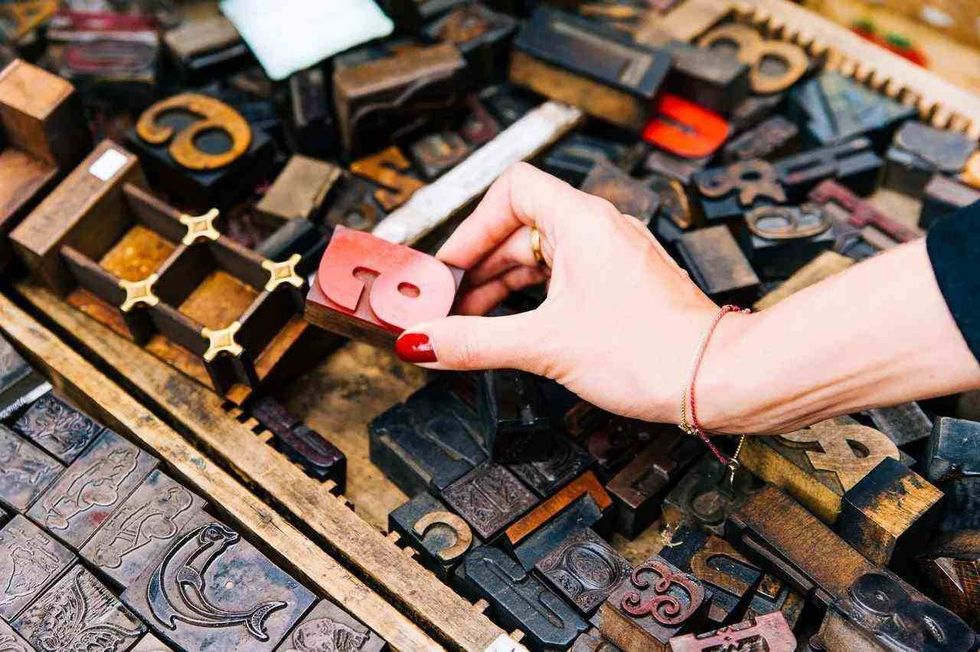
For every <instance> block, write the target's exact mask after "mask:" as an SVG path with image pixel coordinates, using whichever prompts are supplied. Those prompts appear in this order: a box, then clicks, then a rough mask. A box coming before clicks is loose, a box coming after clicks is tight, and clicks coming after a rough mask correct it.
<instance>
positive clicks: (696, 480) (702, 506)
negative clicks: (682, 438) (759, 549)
mask: <svg viewBox="0 0 980 652" xmlns="http://www.w3.org/2000/svg"><path fill="white" fill-rule="evenodd" d="M752 479H753V476H752V475H751V474H750V473H746V472H744V471H743V472H741V473H736V474H735V478H734V481H733V482H729V481H728V467H726V466H724V465H722V464H721V462H719V461H718V460H717V459H715V458H714V457H713V456H711V455H704V456H702V458H701V459H700V460H699V461H698V462H697V463H696V464H695V465H694V466H693V467H692V468H691V470H690V471H688V472H687V473H685V474H684V475H683V476H681V479H680V481H678V483H677V486H675V487H674V488H673V489H671V490H670V492H668V493H667V495H666V496H665V497H664V499H663V505H662V509H663V520H664V523H665V524H666V525H667V526H668V527H671V528H673V529H677V528H679V527H681V526H688V527H691V528H695V529H701V530H705V531H707V532H711V533H712V534H717V535H718V536H721V535H723V534H724V533H725V520H726V519H727V518H728V515H729V514H730V513H731V512H733V511H734V510H736V509H738V507H739V506H740V505H741V504H742V503H744V502H745V499H746V498H748V496H749V493H751V491H752V490H753V489H754V487H753V486H752V485H753V482H752Z"/></svg>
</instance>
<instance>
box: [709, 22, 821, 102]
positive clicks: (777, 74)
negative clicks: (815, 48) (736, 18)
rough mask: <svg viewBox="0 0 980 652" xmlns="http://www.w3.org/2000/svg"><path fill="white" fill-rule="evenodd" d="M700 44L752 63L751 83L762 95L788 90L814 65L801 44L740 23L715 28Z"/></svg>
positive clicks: (750, 71)
mask: <svg viewBox="0 0 980 652" xmlns="http://www.w3.org/2000/svg"><path fill="white" fill-rule="evenodd" d="M698 45H699V46H701V47H702V48H706V49H708V50H713V51H715V52H716V53H717V54H719V55H723V56H725V55H727V56H732V55H734V58H735V59H737V60H738V61H741V62H742V63H744V64H745V65H746V66H748V67H749V87H750V88H751V89H752V92H753V93H758V94H760V95H769V94H771V93H781V92H782V91H785V90H786V89H788V88H789V87H790V86H792V85H793V84H795V83H796V82H797V81H798V80H799V79H800V78H801V77H802V76H803V75H804V74H806V72H807V70H808V69H809V67H810V59H809V58H808V57H807V55H806V52H805V51H804V50H803V48H801V47H800V46H798V45H795V44H793V43H788V42H786V41H776V40H769V39H765V38H763V37H762V36H761V35H760V34H759V33H758V32H757V31H755V29H753V28H752V27H749V26H748V25H741V24H738V23H728V24H725V25H721V26H720V27H716V28H714V29H713V30H711V31H710V32H708V33H707V34H705V35H704V36H702V37H701V38H700V39H699V40H698ZM776 62H778V63H776ZM740 99H741V98H740Z"/></svg>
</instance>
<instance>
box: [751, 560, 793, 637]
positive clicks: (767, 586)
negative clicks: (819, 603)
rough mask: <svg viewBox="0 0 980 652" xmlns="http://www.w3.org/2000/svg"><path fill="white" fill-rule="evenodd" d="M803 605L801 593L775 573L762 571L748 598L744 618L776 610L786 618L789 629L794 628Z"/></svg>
mask: <svg viewBox="0 0 980 652" xmlns="http://www.w3.org/2000/svg"><path fill="white" fill-rule="evenodd" d="M803 607H804V602H803V596H802V595H800V594H799V593H798V592H797V591H795V590H794V589H792V588H790V586H789V585H788V584H786V582H783V581H782V580H780V579H779V578H778V577H776V576H775V575H772V574H770V573H763V574H762V578H761V579H760V580H759V584H758V586H756V588H755V591H753V593H752V595H751V597H750V599H749V606H748V608H747V609H746V611H745V618H756V617H758V616H764V615H765V614H771V613H775V612H777V611H778V612H779V613H781V614H782V615H783V618H785V619H786V623H787V624H788V625H789V626H790V629H796V624H797V622H798V621H799V619H800V614H802V613H803Z"/></svg>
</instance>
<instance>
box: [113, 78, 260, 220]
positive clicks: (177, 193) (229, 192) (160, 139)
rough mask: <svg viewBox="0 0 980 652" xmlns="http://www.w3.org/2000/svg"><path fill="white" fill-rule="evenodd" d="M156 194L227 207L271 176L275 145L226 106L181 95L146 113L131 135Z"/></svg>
mask: <svg viewBox="0 0 980 652" xmlns="http://www.w3.org/2000/svg"><path fill="white" fill-rule="evenodd" d="M129 143H130V145H131V146H132V147H133V148H134V149H135V150H136V151H137V152H138V153H139V155H140V160H141V161H142V163H143V166H144V167H145V168H146V174H147V177H148V178H149V180H150V182H151V183H152V184H153V186H154V187H155V188H159V189H160V190H162V191H164V192H166V193H168V194H170V195H172V196H173V197H179V198H180V199H181V201H182V202H183V203H186V204H188V205H192V206H195V207H198V208H205V207H210V206H218V207H219V208H223V207H227V206H229V205H231V204H233V203H235V202H236V201H237V200H238V199H241V198H242V197H245V196H246V195H248V194H250V193H251V192H252V191H253V189H254V187H255V186H256V185H257V184H258V183H259V182H260V181H262V180H264V179H265V178H267V177H268V176H270V175H271V172H272V165H273V155H274V151H273V150H274V149H275V147H274V145H273V142H272V140H271V139H270V138H269V136H267V135H266V134H265V132H264V131H262V130H260V129H257V128H255V127H253V126H252V125H251V124H249V122H248V121H247V120H246V119H245V117H244V116H242V114H241V113H239V112H238V111H236V110H235V109H233V108H232V107H231V106H229V105H228V104H226V103H224V102H222V101H221V100H219V99H216V98H214V97H211V96H209V95H202V94H199V93H181V94H179V95H174V96H172V97H169V98H167V99H164V100H160V101H159V102H157V103H156V104H153V105H152V106H150V108H148V109H147V110H146V111H144V112H143V113H142V114H141V115H140V117H139V120H138V121H137V123H136V129H135V130H134V131H133V132H132V133H131V134H130V135H129Z"/></svg>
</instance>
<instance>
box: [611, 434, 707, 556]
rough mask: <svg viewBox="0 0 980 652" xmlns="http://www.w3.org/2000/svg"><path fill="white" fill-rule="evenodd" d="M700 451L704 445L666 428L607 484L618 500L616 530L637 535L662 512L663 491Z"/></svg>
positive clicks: (685, 469)
mask: <svg viewBox="0 0 980 652" xmlns="http://www.w3.org/2000/svg"><path fill="white" fill-rule="evenodd" d="M700 453H701V445H700V443H699V442H697V441H695V440H694V439H691V438H688V437H684V435H683V433H682V432H681V431H680V429H678V428H669V427H668V428H667V429H666V430H664V431H662V432H661V433H659V435H658V436H657V437H656V438H655V439H654V440H653V441H651V442H650V443H649V444H647V446H646V448H644V449H643V450H642V451H640V452H639V454H637V455H636V456H634V457H633V459H632V460H631V461H630V462H629V463H628V464H627V465H626V467H625V468H623V470H622V471H620V472H619V473H617V474H616V475H615V476H613V478H612V480H610V481H609V482H608V483H607V484H606V490H607V491H608V492H609V494H610V495H611V496H612V498H613V501H614V502H615V504H616V531H617V532H619V533H620V534H622V535H623V536H624V537H626V538H627V539H634V538H636V536H637V535H638V534H640V532H642V531H643V530H645V529H647V527H649V526H650V524H651V523H653V522H654V521H655V520H656V519H657V518H658V517H659V516H660V509H661V504H662V502H663V498H664V495H665V494H666V493H667V492H668V491H669V490H670V488H671V487H672V486H673V485H674V484H675V483H676V482H677V480H678V479H679V478H680V477H682V476H683V475H684V473H685V472H686V471H687V469H688V468H690V467H691V465H692V464H693V463H694V461H695V460H696V459H697V458H698V455H699V454H700Z"/></svg>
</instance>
